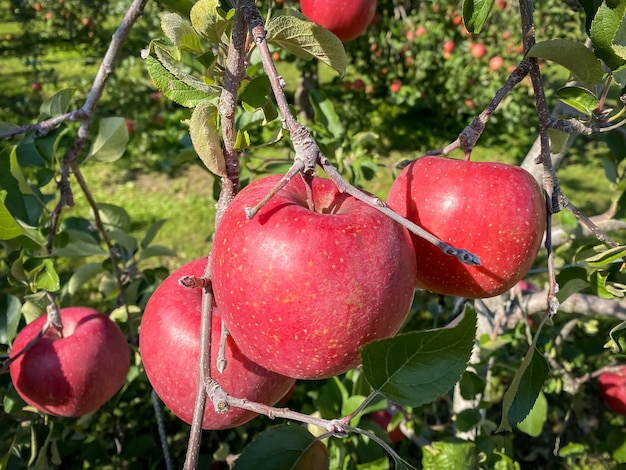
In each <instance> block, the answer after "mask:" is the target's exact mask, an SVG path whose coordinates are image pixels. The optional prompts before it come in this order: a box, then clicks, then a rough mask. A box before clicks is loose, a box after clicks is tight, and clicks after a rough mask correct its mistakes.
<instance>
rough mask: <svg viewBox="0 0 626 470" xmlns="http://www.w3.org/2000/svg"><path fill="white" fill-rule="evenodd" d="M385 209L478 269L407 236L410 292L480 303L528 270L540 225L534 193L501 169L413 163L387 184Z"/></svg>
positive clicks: (514, 172) (542, 213) (538, 195)
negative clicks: (470, 258)
mask: <svg viewBox="0 0 626 470" xmlns="http://www.w3.org/2000/svg"><path fill="white" fill-rule="evenodd" d="M387 203H388V204H389V206H390V207H391V208H393V209H394V210H395V211H396V212H398V213H399V214H400V215H403V216H404V217H406V218H408V219H409V220H411V221H413V222H414V223H416V224H418V225H419V226H421V227H422V228H424V229H425V230H426V231H428V232H430V233H432V234H433V235H435V236H436V237H438V238H439V239H441V240H443V241H444V242H446V243H449V244H450V245H452V246H454V247H456V248H462V249H466V250H468V251H470V252H472V253H474V254H475V255H477V256H478V257H479V258H480V260H481V263H482V264H481V265H480V266H468V265H466V264H463V263H461V261H459V260H458V259H457V258H456V257H454V256H449V255H446V254H445V253H444V252H443V251H441V250H440V249H439V248H437V247H435V246H434V245H432V244H431V243H429V242H427V241H426V240H424V239H423V238H421V237H418V236H417V235H412V238H413V244H414V247H415V255H416V261H417V286H418V287H421V288H423V289H427V290H430V291H432V292H436V293H439V294H444V295H457V296H461V297H468V298H484V297H493V296H496V295H499V294H502V293H503V292H506V291H507V290H509V289H510V288H511V287H513V286H514V285H515V284H516V283H517V282H518V281H520V280H521V279H522V278H523V277H524V275H525V274H526V273H527V272H528V270H529V269H530V267H531V266H532V264H533V262H534V260H535V257H536V256H537V252H538V251H539V248H540V246H541V241H542V238H543V235H544V233H543V232H544V230H545V225H546V208H545V200H544V196H543V190H542V188H541V187H540V186H539V184H538V183H537V182H536V181H535V179H534V178H533V177H532V176H531V175H530V173H528V172H527V171H525V170H523V169H521V168H519V167H517V166H513V165H507V164H504V163H488V162H472V161H465V160H457V159H452V158H447V157H441V156H429V157H422V158H418V159H417V160H415V161H414V162H412V163H411V164H410V165H409V166H407V167H406V168H405V169H404V170H403V171H402V172H401V173H400V175H398V177H397V178H396V180H395V181H394V182H393V184H392V186H391V190H390V192H389V197H388V199H387Z"/></svg>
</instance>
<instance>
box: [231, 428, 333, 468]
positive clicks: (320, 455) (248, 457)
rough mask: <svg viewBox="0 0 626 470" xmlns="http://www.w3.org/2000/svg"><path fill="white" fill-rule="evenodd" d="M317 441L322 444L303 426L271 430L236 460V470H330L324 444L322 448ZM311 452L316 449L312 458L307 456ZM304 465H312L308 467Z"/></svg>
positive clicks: (256, 439)
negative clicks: (307, 469) (252, 469)
mask: <svg viewBox="0 0 626 470" xmlns="http://www.w3.org/2000/svg"><path fill="white" fill-rule="evenodd" d="M317 442H319V441H317V440H316V438H315V437H314V436H313V435H312V434H311V433H309V432H308V431H307V430H306V428H305V427H303V426H300V425H295V424H286V425H282V426H275V427H272V428H269V429H267V430H265V431H263V432H261V433H259V434H257V435H256V437H255V438H254V440H253V441H252V442H251V443H250V444H249V445H248V446H247V447H246V448H245V449H244V450H243V452H242V453H241V454H240V455H239V457H237V460H235V466H234V470H248V469H250V468H254V469H255V470H288V469H293V470H296V469H305V468H309V469H313V470H316V469H322V468H326V469H327V468H328V467H329V462H328V450H327V449H326V446H323V444H322V446H323V447H324V448H323V449H322V448H320V447H317V444H316V443H317ZM319 443H320V444H321V442H319ZM311 449H314V450H313V455H308V451H310V450H311ZM305 462H306V463H309V464H311V465H310V466H308V467H305V466H304V464H305ZM312 462H315V463H314V464H313V463H312Z"/></svg>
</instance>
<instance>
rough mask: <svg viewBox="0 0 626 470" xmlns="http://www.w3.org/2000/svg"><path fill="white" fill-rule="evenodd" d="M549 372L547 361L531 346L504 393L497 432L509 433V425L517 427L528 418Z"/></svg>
mask: <svg viewBox="0 0 626 470" xmlns="http://www.w3.org/2000/svg"><path fill="white" fill-rule="evenodd" d="M549 372H550V368H549V367H548V363H547V361H546V360H545V358H544V357H543V356H542V355H541V353H540V352H539V350H538V349H537V348H536V347H535V346H534V345H533V347H531V348H530V349H529V350H528V353H527V354H526V356H525V357H524V360H523V361H522V364H521V365H520V367H519V369H518V370H517V372H516V373H515V377H513V382H512V383H511V385H510V386H509V388H508V389H507V391H506V392H505V393H504V399H503V401H502V421H501V422H500V426H499V427H498V431H510V430H511V425H513V426H515V425H517V424H518V423H520V422H521V421H523V420H524V418H526V416H528V413H530V410H531V409H532V407H533V406H534V404H535V401H536V400H537V397H538V396H539V392H541V388H542V387H543V384H544V383H545V381H546V379H547V378H548V373H549Z"/></svg>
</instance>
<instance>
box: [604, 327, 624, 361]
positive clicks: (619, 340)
mask: <svg viewBox="0 0 626 470" xmlns="http://www.w3.org/2000/svg"><path fill="white" fill-rule="evenodd" d="M609 337H610V338H611V339H610V340H609V341H608V342H607V343H606V344H605V345H604V347H605V348H608V349H610V350H611V352H613V353H615V354H617V353H622V354H623V353H624V351H626V321H623V322H621V323H620V324H619V325H616V326H614V327H613V328H611V331H610V332H609Z"/></svg>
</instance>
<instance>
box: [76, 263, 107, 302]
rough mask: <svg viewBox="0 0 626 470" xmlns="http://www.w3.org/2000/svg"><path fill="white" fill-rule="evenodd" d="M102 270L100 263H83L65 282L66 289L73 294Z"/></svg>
mask: <svg viewBox="0 0 626 470" xmlns="http://www.w3.org/2000/svg"><path fill="white" fill-rule="evenodd" d="M102 272H104V268H103V267H102V264H101V263H85V264H83V265H81V266H79V267H78V268H76V270H75V271H74V273H73V274H72V277H70V280H69V281H68V283H67V291H68V292H69V293H70V294H72V295H74V294H76V292H78V289H79V288H80V287H81V286H82V285H83V284H84V283H85V282H87V281H89V280H91V279H93V278H94V277H96V276H97V275H98V274H100V273H102Z"/></svg>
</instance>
